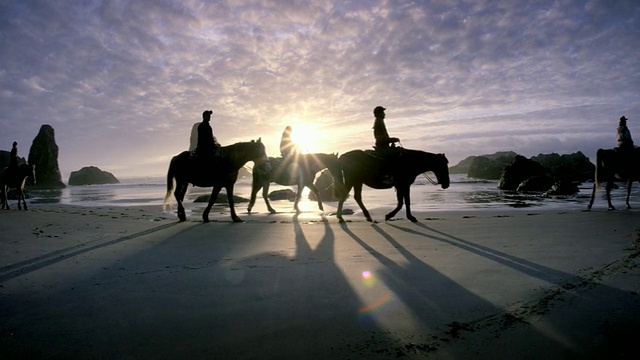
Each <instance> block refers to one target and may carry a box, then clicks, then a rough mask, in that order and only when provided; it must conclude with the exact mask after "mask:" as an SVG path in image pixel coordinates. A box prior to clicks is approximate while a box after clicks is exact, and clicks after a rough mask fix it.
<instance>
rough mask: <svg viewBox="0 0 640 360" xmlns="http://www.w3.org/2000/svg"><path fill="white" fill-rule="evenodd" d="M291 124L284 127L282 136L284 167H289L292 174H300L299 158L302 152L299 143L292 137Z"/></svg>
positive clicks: (281, 151) (281, 154)
mask: <svg viewBox="0 0 640 360" xmlns="http://www.w3.org/2000/svg"><path fill="white" fill-rule="evenodd" d="M292 131H293V129H292V128H291V126H287V127H285V128H284V131H283V132H282V137H281V138H280V156H282V165H281V167H282V169H287V171H288V172H289V174H290V176H292V177H293V175H296V174H298V166H299V164H298V159H299V157H300V154H301V153H302V152H301V151H300V149H299V148H298V145H297V144H296V143H295V142H294V141H293V139H292V138H291V132H292Z"/></svg>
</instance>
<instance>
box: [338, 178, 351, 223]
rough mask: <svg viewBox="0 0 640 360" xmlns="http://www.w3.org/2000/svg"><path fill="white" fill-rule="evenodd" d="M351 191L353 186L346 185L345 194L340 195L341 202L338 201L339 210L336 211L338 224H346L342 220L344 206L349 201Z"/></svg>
mask: <svg viewBox="0 0 640 360" xmlns="http://www.w3.org/2000/svg"><path fill="white" fill-rule="evenodd" d="M349 191H351V185H347V184H345V185H344V188H343V192H342V193H341V194H340V197H339V198H340V200H339V201H338V209H337V210H336V217H337V218H338V222H340V223H344V222H345V221H344V219H343V218H342V206H343V205H344V201H345V200H346V199H347V196H348V195H349Z"/></svg>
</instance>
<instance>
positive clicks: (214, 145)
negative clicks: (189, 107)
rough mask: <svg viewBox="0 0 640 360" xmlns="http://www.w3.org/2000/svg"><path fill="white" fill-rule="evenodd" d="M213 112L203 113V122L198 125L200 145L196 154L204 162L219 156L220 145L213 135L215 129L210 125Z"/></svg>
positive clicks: (197, 146)
mask: <svg viewBox="0 0 640 360" xmlns="http://www.w3.org/2000/svg"><path fill="white" fill-rule="evenodd" d="M211 114H213V111H212V110H206V111H205V112H203V113H202V122H201V123H200V125H198V144H197V145H196V150H195V153H196V155H197V156H198V157H199V158H200V159H203V160H210V159H213V158H214V157H215V156H217V155H219V154H218V153H219V151H220V144H219V143H218V141H217V139H216V137H215V136H214V135H213V129H212V128H211V125H210V124H209V121H211Z"/></svg>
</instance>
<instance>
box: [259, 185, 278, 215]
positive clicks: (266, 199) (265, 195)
mask: <svg viewBox="0 0 640 360" xmlns="http://www.w3.org/2000/svg"><path fill="white" fill-rule="evenodd" d="M270 185H271V183H269V182H266V183H265V184H264V185H263V187H262V198H263V199H264V203H265V204H266V205H267V210H269V213H270V214H275V213H276V209H274V208H273V207H272V206H271V202H270V201H269V186H270Z"/></svg>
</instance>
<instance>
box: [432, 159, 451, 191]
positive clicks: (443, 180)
mask: <svg viewBox="0 0 640 360" xmlns="http://www.w3.org/2000/svg"><path fill="white" fill-rule="evenodd" d="M435 156H436V162H435V164H434V167H433V170H432V171H433V172H434V173H435V174H436V178H437V179H438V184H440V186H442V188H443V189H446V188H448V187H449V182H450V180H449V160H448V159H447V157H446V156H445V155H444V154H436V155H435Z"/></svg>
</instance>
